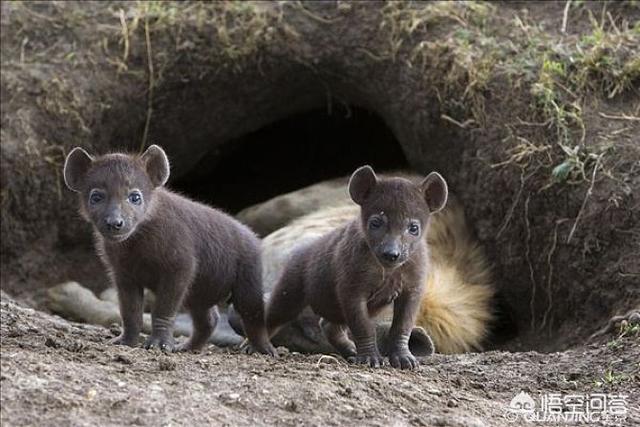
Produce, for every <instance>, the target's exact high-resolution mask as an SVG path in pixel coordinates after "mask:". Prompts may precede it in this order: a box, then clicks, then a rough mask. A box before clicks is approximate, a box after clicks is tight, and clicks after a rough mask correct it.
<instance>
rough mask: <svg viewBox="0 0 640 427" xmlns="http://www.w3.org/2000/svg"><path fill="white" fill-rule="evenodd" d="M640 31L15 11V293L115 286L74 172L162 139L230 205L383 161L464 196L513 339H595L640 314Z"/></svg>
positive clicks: (508, 23)
mask: <svg viewBox="0 0 640 427" xmlns="http://www.w3.org/2000/svg"><path fill="white" fill-rule="evenodd" d="M565 5H569V6H568V8H567V9H566V10H565V9H564V7H565ZM639 17H640V8H639V7H638V5H637V3H633V2H632V3H625V2H615V3H604V4H599V3H592V2H575V4H574V3H573V2H572V3H565V2H563V3H552V4H546V3H545V4H544V5H537V4H531V5H529V4H528V5H523V4H519V3H516V4H511V3H495V4H493V3H492V4H489V3H480V4H478V3H472V2H470V3H448V2H444V3H438V2H435V3H424V4H421V3H402V2H391V3H388V4H378V5H371V4H360V3H357V2H353V3H348V2H337V3H333V2H328V3H324V2H317V3H309V4H307V3H303V2H277V3H266V2H256V3H253V2H221V3H214V4H203V3H173V2H149V3H147V2H141V3H130V2H97V3H71V2H56V3H49V2H24V3H20V2H3V3H2V18H1V19H2V22H1V25H2V41H1V43H2V46H1V47H2V79H1V85H0V90H1V95H2V99H3V102H2V111H1V125H2V126H1V134H2V135H1V136H2V154H1V157H0V164H1V166H2V171H1V179H2V192H1V194H2V205H1V209H2V266H3V268H2V287H3V289H5V290H6V291H8V292H10V293H11V294H13V295H19V296H20V297H21V298H23V299H28V298H30V297H31V296H32V295H33V294H34V291H36V290H37V289H39V288H41V287H43V286H48V285H52V284H55V283H57V282H60V281H63V280H76V281H79V282H81V283H83V284H85V285H87V286H90V287H91V288H93V289H96V290H98V289H102V288H104V287H105V286H106V277H105V275H104V274H103V271H102V269H101V267H100V266H99V264H98V262H97V260H96V258H95V256H94V255H93V253H92V249H91V242H90V230H89V227H88V226H87V225H86V224H83V223H82V221H81V220H80V219H79V216H78V215H77V213H76V201H75V200H74V197H73V195H72V194H70V192H68V191H66V190H65V189H64V188H63V184H62V180H61V176H60V171H61V166H62V160H63V158H64V154H65V153H66V152H68V150H69V149H70V148H71V147H73V146H75V145H82V146H84V147H86V148H88V149H89V150H91V151H94V152H106V151H110V150H116V149H127V150H131V151H136V150H140V149H142V148H143V147H144V146H146V145H148V144H149V143H151V142H153V143H156V144H160V145H162V146H163V147H165V148H166V149H167V151H168V153H169V154H170V157H171V159H172V161H173V183H172V184H173V185H174V186H175V187H177V188H179V189H180V190H182V191H184V192H187V193H189V194H191V195H193V196H194V197H197V198H200V199H204V200H207V201H210V202H213V203H215V204H218V205H221V206H222V207H224V208H227V209H230V210H232V211H235V210H238V209H240V208H242V207H245V206H247V205H248V204H250V203H254V202H257V201H261V200H264V199H267V198H269V197H271V196H274V195H275V194H278V193H280V192H283V191H288V190H293V189H295V188H297V187H301V186H303V185H307V184H310V183H313V182H317V181H319V180H321V179H325V178H328V177H332V176H339V175H344V174H346V173H348V172H349V171H351V170H352V169H353V168H354V167H355V166H357V165H360V164H362V163H366V162H370V163H373V164H374V166H376V168H377V169H384V168H397V167H402V166H409V167H411V168H412V169H414V170H415V171H417V172H421V173H424V172H427V171H429V170H432V169H437V170H439V171H440V172H441V173H443V175H445V176H446V177H447V179H448V180H449V181H450V182H451V186H452V187H453V189H454V190H455V191H456V193H457V194H459V195H460V198H461V200H462V202H463V203H464V205H465V207H466V209H467V213H468V216H469V218H470V221H471V223H473V224H475V226H476V229H477V232H478V234H479V237H480V239H481V240H482V242H483V243H484V244H485V245H486V247H487V248H488V250H489V253H490V256H491V258H492V260H493V262H494V263H495V265H496V277H497V280H498V283H499V286H500V291H501V298H502V301H503V303H502V304H501V306H500V307H499V310H500V314H501V316H502V318H503V319H504V322H503V323H504V324H503V325H502V329H500V328H498V331H497V333H496V342H500V339H502V340H503V341H504V340H505V339H509V338H516V339H515V340H510V341H509V342H508V343H507V344H506V345H507V346H508V348H511V349H531V348H536V349H541V350H552V349H560V348H567V347H570V346H572V345H576V344H580V343H581V342H582V340H583V339H584V338H585V337H586V336H588V335H589V334H590V333H591V332H593V331H594V330H595V329H596V328H597V327H598V326H599V325H600V324H602V323H603V322H605V321H606V320H607V319H608V318H609V317H610V316H611V315H613V314H615V313H616V312H622V311H624V310H626V309H628V308H630V307H633V306H636V305H638V303H639V302H640V288H639V287H638V286H637V283H638V278H639V277H640V276H639V275H640V256H638V249H637V248H638V247H639V244H640V232H639V227H638V224H639V216H640V209H638V194H637V189H638V188H640V168H638V164H639V163H638V160H639V159H640V147H639V146H638V144H637V141H638V140H639V138H640V121H638V116H639V115H640V114H639V112H640V104H639V103H638V95H639V90H638V87H639V81H640V80H639V76H640V62H639V61H638V58H640V52H639V51H638V46H640V40H639V36H638V25H639V24H638V18H639ZM300 122H303V123H304V124H305V125H304V126H301V125H300ZM314 126H316V127H314ZM302 128H304V129H306V130H303V129H302ZM309 129H311V131H310V130H309ZM319 129H324V130H323V132H324V133H322V132H320V131H319ZM366 129H369V131H367V130H366ZM371 129H373V130H374V131H371ZM316 131H317V132H316ZM314 132H315V133H314Z"/></svg>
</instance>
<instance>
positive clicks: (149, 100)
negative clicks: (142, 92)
mask: <svg viewBox="0 0 640 427" xmlns="http://www.w3.org/2000/svg"><path fill="white" fill-rule="evenodd" d="M144 38H145V42H146V45H147V65H148V66H149V93H148V94H147V118H146V120H145V122H144V132H143V133H142V142H141V143H140V153H142V151H143V150H144V147H145V146H146V145H147V137H148V135H149V125H150V124H151V114H152V113H153V86H154V83H155V82H154V81H153V56H152V54H151V37H150V36H149V18H148V17H147V16H145V17H144Z"/></svg>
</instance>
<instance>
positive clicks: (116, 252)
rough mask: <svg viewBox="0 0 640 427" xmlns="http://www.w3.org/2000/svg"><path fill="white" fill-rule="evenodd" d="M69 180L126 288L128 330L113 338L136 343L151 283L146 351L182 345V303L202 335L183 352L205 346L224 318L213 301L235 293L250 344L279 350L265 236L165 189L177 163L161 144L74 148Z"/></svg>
mask: <svg viewBox="0 0 640 427" xmlns="http://www.w3.org/2000/svg"><path fill="white" fill-rule="evenodd" d="M64 178H65V182H66V184H67V186H68V187H69V188H70V189H71V190H73V191H75V192H77V193H78V194H79V198H80V212H81V214H82V216H83V217H84V218H85V219H86V220H88V221H89V222H90V223H91V224H93V226H94V229H95V237H96V247H97V249H98V252H99V253H100V255H101V257H102V260H103V262H104V263H105V265H106V267H107V270H108V271H109V273H110V275H111V278H112V279H113V281H114V282H115V285H116V288H117V290H118V299H119V303H120V314H121V317H122V323H123V332H122V334H121V335H120V336H119V337H118V338H116V339H115V340H114V343H116V344H125V345H130V346H133V345H136V344H137V342H138V338H139V334H140V331H141V326H142V296H143V289H144V288H149V289H151V290H152V291H153V292H154V293H155V295H156V304H155V306H154V308H153V311H152V334H151V335H150V336H149V338H148V339H147V341H146V343H145V347H146V348H152V347H157V348H160V349H162V350H168V351H171V350H173V349H174V341H173V322H174V319H175V316H176V314H177V311H178V309H179V308H180V307H181V306H182V305H184V306H185V307H186V308H187V309H188V310H189V312H190V314H191V316H192V318H193V324H194V332H193V334H192V336H191V337H190V338H189V340H188V341H187V342H186V343H185V344H184V345H182V346H181V347H180V349H184V350H198V349H200V348H201V347H202V346H203V345H204V344H205V343H206V341H207V340H208V338H209V336H210V335H211V333H212V332H213V329H214V328H215V325H216V321H217V311H216V310H215V307H214V305H215V304H217V303H219V302H221V301H222V300H224V299H225V298H226V297H227V296H228V295H229V294H231V295H232V299H233V302H234V306H236V307H237V309H238V312H239V313H240V315H241V317H242V320H243V324H244V330H245V331H246V334H247V337H248V338H249V341H250V343H251V347H252V349H253V350H256V351H260V352H264V353H270V354H275V349H274V348H273V346H272V345H271V343H270V342H269V338H268V335H267V333H266V329H265V325H264V317H263V316H264V303H263V299H262V284H261V262H260V254H259V240H258V239H257V237H256V236H255V235H254V234H253V232H251V231H250V230H249V229H248V228H247V227H245V226H244V225H242V224H240V223H239V222H237V221H236V220H234V219H233V218H231V217H230V216H228V215H226V214H224V213H222V212H220V211H217V210H215V209H212V208H210V207H208V206H205V205H203V204H200V203H197V202H194V201H192V200H189V199H187V198H185V197H183V196H180V195H178V194H176V193H173V192H171V191H169V190H167V189H166V188H164V184H165V183H166V182H167V179H168V178H169V162H168V159H167V156H166V154H165V153H164V151H163V150H162V149H161V148H160V147H158V146H156V145H152V146H150V147H149V148H148V149H147V150H146V151H145V153H144V154H142V155H141V156H133V155H127V154H120V153H116V154H107V155H104V156H101V157H97V158H94V157H92V156H90V155H89V154H88V153H87V152H86V151H84V150H82V149H81V148H75V149H74V150H73V151H72V152H71V153H70V154H69V155H68V156H67V159H66V162H65V167H64Z"/></svg>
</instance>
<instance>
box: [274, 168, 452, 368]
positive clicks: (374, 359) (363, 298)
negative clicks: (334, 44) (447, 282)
mask: <svg viewBox="0 0 640 427" xmlns="http://www.w3.org/2000/svg"><path fill="white" fill-rule="evenodd" d="M349 194H350V196H351V198H352V199H353V201H354V202H355V203H356V204H358V205H359V206H360V215H359V216H357V217H355V218H354V219H353V220H352V221H350V222H349V223H347V224H346V225H344V226H341V227H338V228H336V229H335V230H333V231H331V232H329V233H328V234H325V235H324V236H322V237H319V238H318V239H316V240H313V241H312V242H310V243H309V244H307V245H304V246H302V247H300V248H299V249H297V250H296V251H295V252H294V253H293V254H292V255H291V258H290V259H289V261H288V262H287V265H286V266H285V268H284V271H283V273H282V276H281V277H280V279H279V281H278V283H277V284H276V286H275V288H274V290H273V292H272V294H271V297H270V300H269V302H268V305H267V328H268V330H269V332H270V334H271V335H273V334H274V333H276V332H277V330H278V329H279V327H281V326H282V325H283V324H285V323H286V322H289V321H291V320H293V319H295V318H296V317H297V316H298V314H300V312H301V311H302V310H303V309H304V308H305V307H306V306H311V308H312V309H313V311H314V312H315V313H316V314H317V315H319V316H321V317H322V318H323V319H322V328H323V330H324V333H325V334H326V336H327V339H328V341H329V342H330V343H331V344H332V345H333V346H334V347H335V348H336V350H338V351H339V352H340V353H341V354H342V355H343V356H344V357H346V358H348V359H350V360H351V361H353V362H356V363H363V364H368V365H370V366H380V365H381V363H382V361H383V360H382V357H381V355H380V352H379V350H378V346H377V343H376V334H375V322H374V321H373V319H372V318H373V317H374V316H375V315H376V314H378V313H379V312H380V311H381V310H382V309H383V308H384V307H385V306H388V305H389V304H392V303H393V323H392V326H391V329H390V331H389V343H390V344H389V347H390V348H389V362H390V363H391V365H392V366H394V367H397V368H403V369H412V368H415V367H416V366H417V365H418V362H417V360H416V359H415V357H414V356H413V355H412V354H411V352H410V351H409V347H408V341H409V337H410V335H411V331H412V329H413V326H414V323H415V319H416V315H417V313H418V310H419V307H420V301H421V299H422V294H423V290H424V284H425V282H426V280H425V279H426V274H427V271H428V268H429V256H428V252H427V250H428V248H427V243H426V240H425V239H424V238H423V234H424V233H425V229H426V227H427V225H428V221H429V216H430V214H431V213H433V212H437V211H439V210H440V209H442V208H443V207H444V205H445V203H446V201H447V194H448V191H447V184H446V182H445V181H444V179H443V178H442V176H440V175H439V174H438V173H436V172H432V173H431V174H429V175H428V176H427V177H426V178H425V179H424V180H423V181H422V182H421V183H420V184H414V183H413V182H411V181H409V180H407V179H404V178H378V177H377V176H376V175H375V173H374V171H373V169H372V168H371V167H369V166H364V167H361V168H359V169H358V170H356V171H355V172H354V173H353V175H352V176H351V180H350V181H349ZM349 333H350V334H349Z"/></svg>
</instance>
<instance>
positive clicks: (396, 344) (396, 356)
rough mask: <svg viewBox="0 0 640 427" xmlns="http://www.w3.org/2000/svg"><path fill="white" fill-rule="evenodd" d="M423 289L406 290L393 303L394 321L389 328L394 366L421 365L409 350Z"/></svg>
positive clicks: (390, 359)
mask: <svg viewBox="0 0 640 427" xmlns="http://www.w3.org/2000/svg"><path fill="white" fill-rule="evenodd" d="M421 289H422V288H420V289H418V290H405V291H404V292H403V293H401V294H400V296H399V297H398V299H396V300H395V302H394V304H393V323H392V324H391V329H390V330H389V363H390V364H391V366H393V367H394V368H401V369H415V368H417V367H418V365H419V363H418V360H417V359H416V358H415V357H414V356H413V354H411V351H410V350H409V338H410V337H411V331H412V330H413V325H414V324H415V318H416V314H417V312H418V308H419V306H420V297H421V294H422V291H421Z"/></svg>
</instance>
